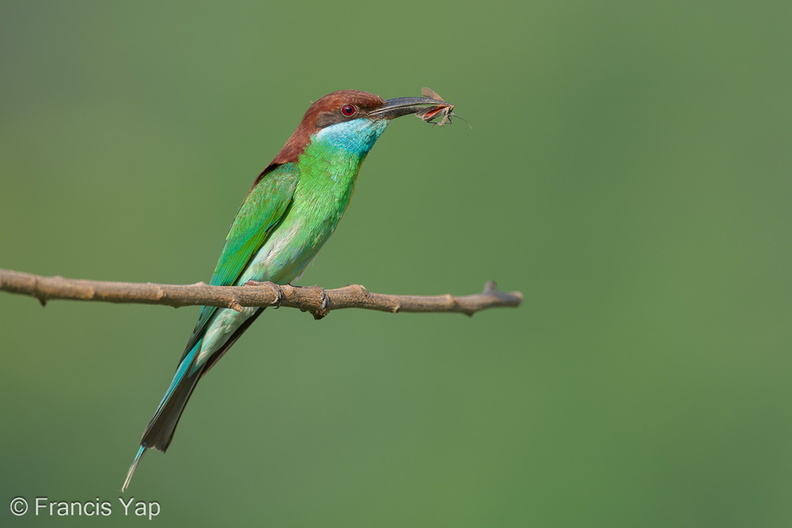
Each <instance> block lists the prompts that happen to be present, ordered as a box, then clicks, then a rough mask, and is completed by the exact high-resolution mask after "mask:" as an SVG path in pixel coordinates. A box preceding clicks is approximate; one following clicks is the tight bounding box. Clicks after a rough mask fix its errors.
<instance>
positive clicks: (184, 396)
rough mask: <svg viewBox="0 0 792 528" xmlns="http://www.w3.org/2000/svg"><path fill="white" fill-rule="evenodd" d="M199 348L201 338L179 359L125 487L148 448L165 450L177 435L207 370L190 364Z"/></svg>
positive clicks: (144, 434)
mask: <svg viewBox="0 0 792 528" xmlns="http://www.w3.org/2000/svg"><path fill="white" fill-rule="evenodd" d="M199 349H200V341H199V342H198V343H196V345H195V346H194V347H193V348H192V350H190V352H189V353H187V354H186V355H185V356H184V358H183V359H182V361H181V363H179V368H178V369H176V374H175V375H174V376H173V381H171V384H170V386H169V387H168V390H167V391H166V392H165V396H163V398H162V401H161V402H160V404H159V406H158V407H157V410H156V412H155V413H154V416H152V417H151V420H149V423H148V425H147V426H146V430H145V431H143V438H142V439H141V440H140V448H139V449H138V451H137V454H136V455H135V458H134V460H133V461H132V465H131V466H130V467H129V471H128V472H127V476H126V480H124V485H123V486H122V487H121V491H124V490H125V489H126V487H127V486H129V482H130V481H131V480H132V476H133V475H134V474H135V470H136V469H137V466H138V464H139V463H140V460H141V459H142V458H143V455H144V454H145V453H146V450H147V449H151V448H153V449H157V450H159V451H162V452H165V451H166V450H167V449H168V446H169V445H170V443H171V440H172V439H173V433H174V431H175V430H176V426H177V425H178V423H179V418H181V415H182V413H183V412H184V408H185V407H186V406H187V402H188V401H189V400H190V396H191V395H192V393H193V391H194V390H195V386H196V385H197V384H198V380H200V379H201V376H202V375H203V374H204V372H205V371H206V365H202V366H201V367H198V368H195V369H191V368H190V367H191V366H192V365H193V360H194V359H195V356H196V355H197V354H198V350H199Z"/></svg>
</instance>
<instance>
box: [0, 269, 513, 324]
mask: <svg viewBox="0 0 792 528" xmlns="http://www.w3.org/2000/svg"><path fill="white" fill-rule="evenodd" d="M0 290H2V291H7V292H11V293H20V294H23V295H30V296H32V297H35V298H36V299H38V300H39V301H40V302H41V304H42V305H43V304H45V303H46V302H47V301H48V300H50V299H71V300H80V301H102V302H112V303H141V304H163V305H166V306H174V307H179V306H195V305H207V306H220V307H224V308H231V309H233V310H237V311H239V310H241V309H242V308H243V307H245V306H286V307H289V308H299V309H300V310H302V311H304V312H310V313H311V314H312V315H313V316H314V317H315V318H316V319H321V318H322V317H324V316H325V315H327V314H328V313H329V312H330V311H332V310H339V309H341V308H365V309H368V310H379V311H382V312H393V313H396V312H435V313H451V312H456V313H463V314H466V315H473V314H474V313H476V312H478V311H480V310H484V309H485V308H495V307H499V306H519V305H520V303H521V302H522V298H523V297H522V293H520V292H508V293H506V292H501V291H499V290H498V288H497V285H496V284H495V283H494V282H492V281H489V282H487V283H486V284H485V285H484V291H482V292H481V293H477V294H475V295H465V296H460V297H456V296H453V295H450V294H445V295H434V296H417V295H388V294H384V293H371V292H369V291H368V290H366V288H364V287H363V286H360V285H357V284H352V285H350V286H345V287H343V288H336V289H332V290H325V289H324V288H320V287H319V286H307V287H300V286H292V285H290V284H286V285H278V284H274V283H272V282H249V283H248V284H246V285H244V286H210V285H208V284H205V283H203V282H199V283H197V284H185V285H173V284H152V283H136V282H109V281H92V280H82V279H66V278H63V277H59V276H55V277H44V276H41V275H33V274H31V273H22V272H19V271H11V270H3V269H0Z"/></svg>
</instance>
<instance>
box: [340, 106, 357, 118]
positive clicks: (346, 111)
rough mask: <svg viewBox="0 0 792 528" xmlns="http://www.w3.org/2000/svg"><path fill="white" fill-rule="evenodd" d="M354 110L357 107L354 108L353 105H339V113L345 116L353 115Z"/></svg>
mask: <svg viewBox="0 0 792 528" xmlns="http://www.w3.org/2000/svg"><path fill="white" fill-rule="evenodd" d="M355 112H357V108H355V105H351V104H347V105H344V106H342V107H341V113H342V114H344V115H345V116H347V117H349V116H351V115H354V114H355Z"/></svg>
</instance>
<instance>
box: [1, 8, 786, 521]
mask: <svg viewBox="0 0 792 528" xmlns="http://www.w3.org/2000/svg"><path fill="white" fill-rule="evenodd" d="M790 15H792V4H789V3H783V2H752V3H746V2H695V3H693V2H680V1H671V2H637V3H636V2H626V1H599V2H585V1H572V2H561V3H560V2H550V1H535V2H528V3H519V2H518V3H514V2H509V3H505V2H503V3H499V2H495V3H491V2H490V3H487V4H486V5H482V4H480V3H475V2H467V3H465V2H431V3H426V2H420V3H418V2H400V3H398V4H390V5H388V4H382V5H378V4H376V5H375V4H360V3H355V2H348V1H344V0H341V1H339V2H301V3H295V2H286V3H273V2H257V3H245V2H242V3H235V2H224V3H222V4H219V3H214V2H152V1H142V2H134V3H133V2H125V3H115V2H114V3H108V2H99V1H77V2H23V1H10V0H5V1H4V2H3V3H2V4H1V5H0V61H1V62H0V68H1V69H0V71H2V75H1V77H2V79H1V80H0V267H2V268H7V269H15V270H20V271H26V272H32V273H39V274H44V275H63V276H66V277H73V278H86V279H104V280H121V281H142V282H146V281H150V282H161V283H192V282H196V281H200V280H208V279H209V277H210V275H211V272H212V269H213V268H214V264H215V260H216V258H217V256H218V254H219V252H220V249H221V246H222V242H223V239H224V237H225V234H226V230H227V229H228V226H229V225H230V223H231V220H232V219H233V217H234V214H235V213H236V211H237V208H238V206H239V204H240V203H241V201H242V198H243V197H244V195H245V193H246V192H247V190H248V188H249V186H250V184H251V183H252V181H253V179H254V178H255V177H256V176H257V175H258V173H259V171H260V170H261V169H263V168H264V167H265V166H266V165H267V164H268V162H269V161H270V160H271V159H272V158H273V157H274V155H275V154H276V153H277V152H278V150H279V149H280V147H281V146H282V145H283V143H284V141H285V140H286V139H287V137H288V136H289V135H290V134H291V132H292V130H293V129H294V127H295V126H296V125H297V123H298V122H299V120H300V118H301V116H302V114H303V112H304V111H305V110H306V109H307V107H308V106H309V104H310V103H311V102H312V101H313V100H316V99H317V98H319V97H321V96H322V95H324V94H326V93H328V92H331V91H333V90H338V89H346V88H355V89H361V90H368V91H372V92H374V93H377V94H379V95H381V96H383V97H386V98H388V97H399V96H413V95H418V94H419V93H420V88H421V87H422V86H429V87H431V88H433V89H435V90H436V91H438V92H439V93H440V94H441V95H442V96H443V97H445V98H446V99H447V100H448V101H451V102H453V103H454V104H456V105H457V112H458V113H459V114H460V115H461V116H462V117H464V118H465V119H466V120H467V121H468V122H469V123H470V124H471V125H472V128H471V127H469V126H468V125H467V124H466V123H465V122H462V121H456V122H455V123H454V124H453V126H449V127H444V128H439V127H431V126H427V125H424V124H422V123H421V122H420V121H418V120H417V119H410V118H405V119H402V120H399V121H397V122H395V123H394V124H393V125H392V126H391V127H390V128H389V130H388V131H387V133H386V134H385V135H384V136H383V138H382V139H381V140H380V142H379V143H378V145H377V146H376V148H375V149H374V150H373V152H372V154H371V155H370V156H369V158H368V160H367V161H366V163H365V165H364V167H363V170H362V172H361V175H360V178H359V181H358V185H357V189H356V193H355V196H354V198H353V200H352V203H351V206H350V208H349V210H348V212H347V214H346V217H345V218H344V220H343V221H342V222H341V224H340V227H339V229H338V230H337V232H336V233H335V235H334V236H333V238H332V239H331V240H330V242H329V243H328V244H327V246H326V247H325V248H324V250H323V251H322V252H321V253H320V254H319V256H318V257H317V258H316V260H315V261H314V263H313V264H312V265H311V266H310V267H309V268H308V270H307V272H306V273H305V274H304V275H303V277H302V279H301V281H300V282H301V283H302V284H304V285H311V284H319V285H323V286H325V287H328V288H330V287H339V286H343V285H345V284H349V283H360V284H363V285H365V286H366V287H368V288H369V289H370V290H372V291H377V292H386V293H413V294H439V293H446V292H448V293H454V294H460V295H463V294H470V293H475V292H478V291H480V289H481V288H482V286H483V284H484V282H485V281H486V280H489V279H494V280H497V281H498V283H499V285H500V287H501V288H502V289H504V290H519V291H522V292H523V293H524V294H525V302H524V304H523V306H521V307H520V308H518V309H498V310H491V311H485V312H482V313H479V314H477V315H476V316H475V317H473V318H467V317H464V316H461V315H440V314H424V315H413V314H400V315H390V314H384V313H378V312H367V311H362V310H346V311H341V312H334V313H332V314H330V316H328V317H327V318H326V319H324V320H322V321H319V322H315V321H313V320H312V318H311V317H310V316H309V315H307V314H303V313H300V312H298V311H296V310H289V309H281V310H269V311H268V312H267V313H265V314H264V316H263V317H261V318H260V319H259V320H258V321H257V323H256V324H255V325H254V326H253V327H252V328H251V329H250V331H248V332H247V334H246V335H245V336H244V337H243V338H242V339H241V340H240V341H239V343H237V345H236V346H235V347H234V348H233V350H232V352H231V353H230V354H229V355H228V356H226V357H225V358H224V359H223V361H222V362H221V363H220V364H219V366H218V367H216V368H215V369H214V370H213V371H212V372H211V375H209V376H207V377H206V378H205V379H204V380H203V382H202V383H201V385H200V388H199V389H198V390H197V392H196V393H195V395H194V397H193V399H192V400H191V402H190V405H189V406H188V409H187V411H186V413H185V415H184V419H183V420H182V422H181V425H180V428H179V430H178V432H177V434H176V437H175V440H174V442H173V444H172V445H171V448H170V450H169V452H168V453H167V455H162V454H160V453H152V454H149V455H148V456H147V457H146V458H145V460H144V461H143V463H142V464H141V466H140V468H139V470H138V473H137V475H136V477H135V479H134V480H133V482H132V485H131V488H130V490H129V491H128V492H127V493H126V494H125V495H123V497H125V499H127V500H128V498H130V497H134V498H135V500H136V501H138V500H139V501H157V502H158V503H159V504H160V508H161V511H160V514H159V517H158V518H157V519H158V520H159V521H160V523H162V522H165V523H166V524H167V525H168V526H174V527H176V526H193V527H195V526H218V525H225V526H249V525H261V526H283V527H308V526H312V527H313V526H322V527H335V526H338V527H345V528H348V527H373V526H376V527H404V526H416V527H424V526H426V527H436V526H453V527H456V528H460V527H491V526H498V527H501V526H502V527H510V526H558V527H579V526H607V527H621V526H624V527H634V526H641V527H668V526H674V527H688V526H689V527H701V526H713V527H719V528H722V527H731V526H734V527H741V526H751V527H788V526H790V525H791V524H792V501H791V500H790V497H791V496H792V383H790V374H791V373H792V354H791V353H790V352H792V337H791V336H790V327H791V326H792V324H791V321H790V317H791V316H792V306H790V300H789V299H790V296H791V295H792V280H790V265H792V249H791V246H790V230H789V226H790V221H792V209H791V208H790V198H791V196H790V194H791V192H792V155H791V153H792V149H790V133H791V132H792V129H791V128H790V125H792V119H790V118H792V97H790V93H792V69H790V60H789V50H790V45H792V38H790V36H789V35H790V34H789V23H790ZM197 312H198V309H197V308H181V309H178V310H174V309H171V308H166V307H159V306H140V305H112V304H98V303H97V304H91V303H79V302H71V301H52V302H50V303H49V304H48V305H47V307H46V308H42V307H41V306H40V305H39V303H38V302H37V301H36V300H35V299H32V298H26V297H22V296H16V295H11V294H6V293H2V292H0V336H1V337H0V353H1V354H2V369H0V418H2V423H3V428H2V429H3V433H2V435H0V475H1V476H0V502H2V504H0V508H2V512H0V525H3V526H49V525H58V526H85V523H86V519H85V517H82V518H80V517H68V518H58V517H57V516H56V517H49V516H42V515H40V516H38V517H36V516H35V515H34V513H33V512H30V513H28V514H27V515H25V516H22V517H15V516H13V515H12V514H11V513H10V511H9V503H10V501H11V499H13V498H14V497H17V496H22V497H25V498H27V499H28V500H30V501H32V500H34V498H35V497H45V498H46V499H47V500H49V501H81V502H89V501H110V502H111V503H112V505H113V506H112V514H111V515H110V516H108V517H104V518H102V519H101V520H97V521H95V523H96V525H100V524H101V525H102V526H116V525H118V526H126V525H133V524H135V523H140V522H145V521H144V520H141V519H139V518H136V517H134V516H132V517H124V515H123V513H124V512H123V508H122V507H121V506H120V504H119V503H118V497H119V496H121V494H120V491H119V490H120V487H121V483H122V480H123V477H124V475H125V473H126V471H127V468H128V466H129V463H130V462H131V460H132V456H133V454H134V452H135V450H136V447H137V443H138V440H139V438H140V434H141V432H142V431H143V428H144V426H145V424H146V422H147V421H148V419H149V417H150V416H151V414H152V412H153V411H154V409H155V407H156V405H157V403H158V402H159V400H160V398H161V396H162V394H163V393H164V390H165V388H166V386H167V384H168V383H169V381H170V379H171V376H172V374H173V370H174V368H175V366H176V361H177V359H178V358H179V357H180V355H181V353H182V350H183V347H184V344H185V343H186V340H187V338H188V335H189V333H190V331H191V329H192V327H193V324H194V320H195V318H196V316H197ZM91 522H94V521H91Z"/></svg>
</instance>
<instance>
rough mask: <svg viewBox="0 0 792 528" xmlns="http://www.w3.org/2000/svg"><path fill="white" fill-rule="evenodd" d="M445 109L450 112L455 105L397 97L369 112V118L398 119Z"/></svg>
mask: <svg viewBox="0 0 792 528" xmlns="http://www.w3.org/2000/svg"><path fill="white" fill-rule="evenodd" d="M445 108H449V112H450V109H453V108H454V105H452V104H450V103H447V102H446V101H443V100H442V99H432V98H430V97H397V98H395V99H388V100H387V101H385V104H384V105H382V106H380V107H379V108H377V109H376V110H372V111H371V112H369V117H373V118H374V119H396V118H397V117H401V116H406V115H410V114H418V113H421V112H428V111H430V110H442V109H445Z"/></svg>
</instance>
